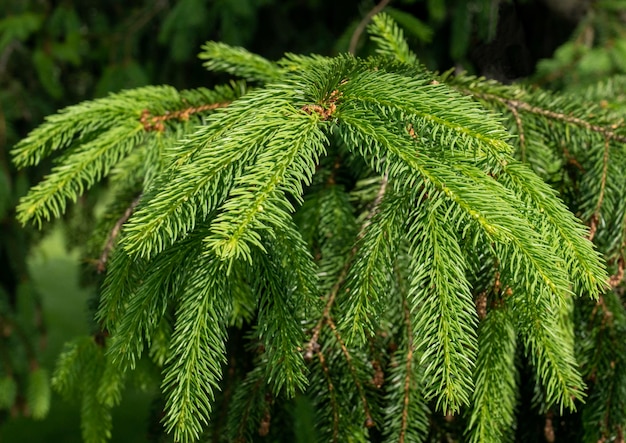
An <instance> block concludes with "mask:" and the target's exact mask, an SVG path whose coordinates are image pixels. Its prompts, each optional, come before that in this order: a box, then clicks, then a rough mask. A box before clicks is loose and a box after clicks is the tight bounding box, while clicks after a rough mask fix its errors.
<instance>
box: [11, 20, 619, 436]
mask: <svg viewBox="0 0 626 443" xmlns="http://www.w3.org/2000/svg"><path fill="white" fill-rule="evenodd" d="M369 32H370V35H371V37H372V39H373V41H374V42H375V43H376V44H377V45H378V46H377V47H378V54H377V55H374V56H372V57H369V58H356V57H354V56H351V55H340V56H337V57H322V56H301V55H294V54H288V55H286V56H285V57H284V58H283V59H281V60H279V61H277V62H271V61H268V60H265V59H263V58H261V57H259V56H257V55H254V54H251V53H249V52H247V51H246V50H244V49H242V48H234V47H229V46H227V45H224V44H222V43H215V42H209V43H207V44H206V45H205V46H204V47H203V52H202V53H201V55H200V57H201V58H202V59H204V60H206V62H205V66H206V67H207V68H209V69H211V70H214V71H221V72H226V73H229V74H232V75H234V76H237V77H240V78H243V79H245V81H246V82H248V83H244V82H238V83H232V84H230V85H227V86H222V87H218V88H215V89H212V90H207V89H198V90H192V91H180V92H179V91H176V90H174V89H173V88H170V87H146V88H140V89H136V90H131V91H126V92H122V93H118V94H113V95H110V96H109V97H106V98H102V99H98V100H94V101H91V102H86V103H83V104H80V105H76V106H72V107H69V108H67V109H65V110H63V111H61V112H60V113H58V114H56V115H54V116H51V117H49V118H48V120H47V121H46V122H45V123H44V124H43V125H41V126H40V127H39V128H37V129H35V130H34V131H33V132H32V133H31V134H30V135H29V136H28V137H27V138H26V139H24V140H23V141H21V142H20V143H19V144H18V145H17V146H16V147H15V148H14V150H13V159H14V162H15V164H16V165H17V166H19V167H26V166H30V165H34V164H37V163H39V162H40V161H41V160H42V159H43V158H45V157H49V156H51V155H53V154H55V153H56V152H57V151H59V152H60V155H58V156H57V157H56V166H55V167H54V168H53V170H52V172H51V173H50V175H48V176H47V177H46V178H45V179H44V180H43V181H42V182H41V183H39V184H38V185H36V186H35V187H34V188H32V189H31V190H30V192H29V193H28V195H26V196H25V197H24V198H23V199H22V201H21V203H20V205H19V219H20V221H21V222H22V223H29V222H32V223H35V224H38V225H41V224H42V223H44V222H46V221H48V220H50V219H52V218H57V217H59V216H61V215H62V214H63V213H64V212H65V211H66V209H67V205H68V203H69V202H72V201H76V199H77V198H78V197H79V196H80V195H82V194H83V193H84V192H86V191H87V190H88V189H90V188H91V187H93V186H94V185H95V184H96V183H97V182H100V181H102V180H103V179H105V178H107V179H108V182H109V183H110V185H111V188H112V191H111V192H113V193H114V199H113V200H114V202H113V204H112V206H111V207H110V209H109V210H108V211H107V213H106V216H105V217H104V218H103V220H102V222H101V224H102V229H99V230H97V231H96V234H95V240H94V244H95V245H98V246H97V247H98V253H95V254H94V255H93V261H94V264H95V267H96V269H97V270H98V271H100V272H102V273H105V277H104V283H103V285H102V290H101V292H100V295H99V301H98V308H97V312H96V314H95V318H96V320H97V325H98V327H97V332H96V333H95V334H94V336H93V337H82V338H79V339H77V340H76V341H74V342H72V343H70V344H68V347H67V349H66V351H65V352H64V353H63V355H62V356H61V358H60V360H59V364H58V366H57V370H56V373H55V376H54V378H53V385H54V386H55V387H56V389H57V390H58V391H60V392H61V393H63V394H66V395H68V396H75V397H78V398H79V399H80V401H81V402H82V423H83V435H84V438H85V441H87V442H99V441H106V440H107V438H108V437H109V436H110V432H111V429H110V428H111V419H110V417H111V415H110V414H111V413H110V411H111V408H112V407H113V406H115V405H116V404H118V403H119V401H120V399H121V395H122V393H123V389H124V386H125V383H126V380H127V378H128V376H129V374H132V373H133V372H135V373H137V372H140V373H145V374H147V375H149V376H150V377H152V378H153V379H155V380H157V383H159V384H160V390H161V393H162V396H163V401H162V403H163V405H164V407H163V412H162V414H161V413H160V412H159V413H158V414H157V415H159V416H162V424H163V427H164V429H165V432H166V433H168V434H169V435H171V436H172V438H173V440H174V441H177V442H192V441H197V440H199V439H205V438H207V436H209V435H212V436H213V437H212V438H213V441H234V442H238V441H256V440H257V439H258V438H260V437H264V436H270V437H272V438H273V439H274V440H276V441H292V440H290V439H293V436H294V433H295V432H297V430H296V429H295V427H294V426H292V424H293V422H294V420H295V418H294V417H293V414H292V412H291V410H292V409H293V405H298V404H310V405H312V406H313V408H312V409H313V411H314V412H312V414H313V419H314V422H315V423H316V425H315V433H316V439H317V440H318V441H325V442H326V441H332V442H344V441H388V442H392V441H397V442H410V441H411V442H413V441H415V442H417V441H431V440H437V439H439V438H441V437H442V436H444V435H453V434H454V435H456V438H463V439H467V440H468V441H471V442H494V443H495V442H502V441H507V439H511V438H512V437H513V436H514V435H515V432H516V431H515V428H516V420H517V412H518V411H517V407H518V400H519V394H518V392H519V391H520V385H519V384H520V377H521V376H520V367H522V366H525V367H529V368H531V369H530V371H531V374H532V377H531V379H532V380H533V383H534V388H533V389H534V392H535V400H534V402H535V408H536V410H537V411H538V413H540V414H546V417H552V416H553V414H556V415H561V414H565V413H572V412H573V411H575V410H576V409H577V408H578V409H581V408H582V414H581V417H582V418H581V421H582V423H583V425H584V433H585V441H597V440H598V439H599V438H608V437H610V436H615V435H621V434H620V433H621V430H622V427H623V425H624V424H626V417H624V410H625V409H624V408H623V407H620V405H621V404H622V403H620V402H623V398H625V397H624V396H623V395H622V392H623V391H624V390H625V389H626V379H625V378H624V377H623V376H622V375H620V374H623V373H626V372H624V371H621V372H620V368H623V364H624V355H626V353H624V352H621V351H622V349H621V348H622V347H623V346H622V345H621V344H619V339H618V337H619V336H620V331H622V329H623V328H624V327H625V325H626V323H624V321H626V316H625V315H624V312H623V309H624V308H623V306H622V304H621V302H620V300H619V295H618V292H616V288H619V286H620V284H621V280H622V276H623V268H624V258H623V257H624V255H623V254H624V244H626V240H625V239H624V232H625V226H626V225H625V224H624V220H626V218H624V217H625V215H624V214H626V211H625V210H626V208H625V207H624V206H625V205H626V203H624V200H623V198H622V195H623V192H622V191H623V190H624V188H625V187H626V181H625V180H626V178H624V176H623V174H621V171H623V170H624V168H623V165H622V162H624V158H626V157H624V156H623V155H621V151H622V149H623V146H624V142H625V141H626V129H625V127H624V126H623V124H622V123H621V121H620V120H619V116H620V112H621V111H620V108H619V106H623V102H622V103H621V105H620V104H619V103H617V102H616V104H615V106H612V105H611V104H610V103H609V101H608V98H609V97H611V95H610V91H612V90H615V89H616V88H619V85H620V84H621V85H623V83H624V81H623V79H616V80H614V81H611V82H608V83H606V84H604V85H602V86H598V87H597V88H596V89H593V90H591V89H590V90H589V91H588V94H587V95H586V96H584V97H576V98H572V97H569V96H561V95H555V94H551V93H548V92H543V91H534V90H527V89H524V88H522V87H518V86H503V85H500V84H497V83H494V82H488V81H485V80H484V79H478V78H472V77H468V76H463V75H458V76H452V75H449V74H444V75H439V74H437V73H433V72H429V71H428V70H427V69H426V68H424V67H423V66H422V65H420V64H419V61H418V58H417V56H416V55H415V54H413V53H412V52H411V51H410V49H409V47H408V45H407V43H406V42H405V41H404V37H403V35H402V32H401V30H400V29H399V28H398V27H397V26H396V25H395V23H394V22H393V21H392V20H391V19H390V18H389V17H388V16H386V15H384V14H379V15H377V16H376V17H375V18H374V19H373V21H372V24H371V25H370V26H369ZM250 85H253V86H250ZM599 97H603V98H601V99H600V98H599ZM603 100H604V101H603ZM594 102H595V103H598V104H597V105H590V103H594ZM622 109H623V108H622ZM621 115H623V114H621ZM559 194H560V196H559ZM563 200H566V201H567V203H568V205H569V207H568V206H566V204H565V203H564V202H563ZM572 211H573V212H572ZM581 220H582V221H581ZM583 222H585V223H587V225H588V226H585V224H584V223H583ZM592 239H593V240H594V241H595V243H596V245H597V246H596V247H594V246H593V244H592V242H591V241H590V240H592ZM603 256H604V258H605V259H606V260H605V259H603ZM605 263H606V265H605ZM606 266H608V268H609V269H610V270H611V272H614V275H613V277H611V278H609V277H608V275H607V271H606ZM583 400H585V401H586V402H587V403H586V404H583V403H582V401H583ZM302 402H304V403H302ZM594 405H599V406H594ZM598 423H601V424H602V426H601V427H600V428H598Z"/></svg>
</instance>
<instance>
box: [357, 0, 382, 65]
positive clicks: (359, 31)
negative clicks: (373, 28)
mask: <svg viewBox="0 0 626 443" xmlns="http://www.w3.org/2000/svg"><path fill="white" fill-rule="evenodd" d="M390 1H391V0H382V1H381V2H380V3H378V4H377V5H376V6H374V7H373V8H372V9H371V10H370V11H369V12H368V13H367V14H366V15H365V17H363V20H361V21H360V22H359V24H358V25H357V27H356V29H355V30H354V32H353V33H352V38H350V46H349V47H348V52H349V53H350V54H352V55H354V54H355V53H356V45H357V44H358V43H359V38H361V34H363V31H364V30H365V27H366V26H367V24H368V23H369V22H370V20H372V17H374V16H375V15H376V14H378V13H379V12H380V11H382V10H383V9H385V6H387V5H388V4H389V2H390Z"/></svg>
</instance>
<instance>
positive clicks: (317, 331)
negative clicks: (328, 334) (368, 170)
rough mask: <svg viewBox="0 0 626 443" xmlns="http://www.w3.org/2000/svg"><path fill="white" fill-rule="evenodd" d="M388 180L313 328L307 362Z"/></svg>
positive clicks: (373, 203)
mask: <svg viewBox="0 0 626 443" xmlns="http://www.w3.org/2000/svg"><path fill="white" fill-rule="evenodd" d="M388 180H389V179H388V177H387V174H385V175H384V176H383V178H382V179H381V184H380V188H379V189H378V193H377V194H376V198H375V199H374V201H373V202H372V206H371V209H370V211H369V212H368V214H367V216H366V217H365V220H364V221H363V224H362V225H361V229H359V233H358V234H357V241H356V242H355V245H354V246H353V247H352V249H351V250H350V255H349V257H348V258H347V260H346V263H345V264H344V266H343V268H342V269H341V273H340V274H339V276H338V277H337V282H336V283H335V284H334V285H333V287H332V289H331V290H330V293H329V294H328V300H327V301H326V305H325V306H324V311H323V312H322V316H321V317H320V319H319V320H318V322H317V324H316V325H315V328H313V335H312V336H311V340H309V343H308V344H307V346H306V354H305V359H307V360H311V358H313V352H314V351H315V350H317V349H319V344H318V343H317V340H318V339H319V336H320V332H321V330H322V327H323V326H324V323H325V322H327V321H328V320H329V319H330V310H331V308H332V307H333V305H334V304H335V299H336V298H337V293H338V292H339V289H340V288H341V285H343V283H344V282H345V280H346V277H347V276H348V271H349V270H350V265H351V264H352V260H353V259H354V256H355V255H356V253H357V251H358V242H359V240H361V239H362V238H363V236H364V235H365V229H367V227H368V226H369V225H370V223H371V222H372V217H374V215H375V214H376V213H377V212H378V207H379V206H380V202H381V201H382V200H383V197H384V196H385V192H386V190H387V182H388Z"/></svg>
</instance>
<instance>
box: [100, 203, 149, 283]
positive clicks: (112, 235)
mask: <svg viewBox="0 0 626 443" xmlns="http://www.w3.org/2000/svg"><path fill="white" fill-rule="evenodd" d="M140 198H141V195H138V196H137V197H136V198H135V199H134V200H133V201H132V202H131V203H130V205H129V206H128V208H126V211H124V214H123V215H122V216H121V217H120V218H119V219H118V220H117V221H116V222H115V225H113V229H111V232H109V235H108V236H107V241H106V243H105V244H104V248H103V249H102V254H100V258H99V259H98V260H97V261H96V270H97V271H98V273H102V272H104V271H105V270H106V264H107V261H108V260H109V255H111V251H112V250H113V246H114V245H115V240H116V239H117V237H118V236H119V235H120V232H121V230H122V225H123V224H124V223H126V222H127V221H128V219H129V218H130V216H131V215H133V211H134V210H135V207H136V206H137V204H138V203H139V199H140Z"/></svg>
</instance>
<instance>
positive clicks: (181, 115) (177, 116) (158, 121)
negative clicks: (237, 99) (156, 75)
mask: <svg viewBox="0 0 626 443" xmlns="http://www.w3.org/2000/svg"><path fill="white" fill-rule="evenodd" d="M229 104H230V102H223V103H209V104H206V105H200V106H190V107H189V108H185V109H180V110H178V111H173V112H166V113H165V114H163V115H151V114H150V111H148V110H147V109H144V110H143V111H142V112H141V116H140V118H139V122H140V123H141V124H142V125H143V129H144V130H146V131H148V132H150V131H158V132H163V131H165V125H164V124H163V122H165V121H167V120H180V121H187V120H189V117H191V116H192V115H193V114H197V113H199V112H205V111H211V110H213V109H218V108H225V107H226V106H228V105H229Z"/></svg>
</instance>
